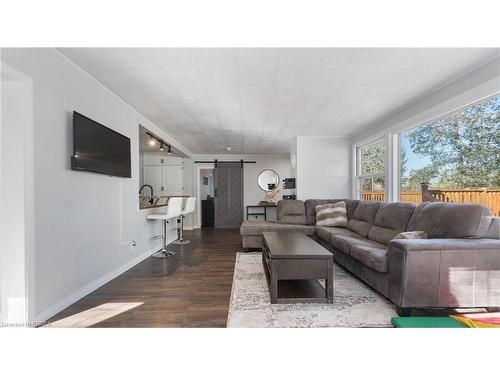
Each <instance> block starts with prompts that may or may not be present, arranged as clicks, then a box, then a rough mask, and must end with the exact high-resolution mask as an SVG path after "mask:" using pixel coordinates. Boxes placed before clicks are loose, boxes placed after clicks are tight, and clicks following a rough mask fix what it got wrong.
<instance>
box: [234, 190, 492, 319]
mask: <svg viewBox="0 0 500 375" xmlns="http://www.w3.org/2000/svg"><path fill="white" fill-rule="evenodd" d="M341 200H343V201H345V202H346V207H347V217H348V225H347V227H346V228H338V227H320V226H316V214H315V207H316V206H317V205H320V204H325V203H335V202H339V201H341ZM273 231H299V232H302V233H304V234H306V235H308V236H312V237H313V238H314V239H315V240H316V241H318V242H319V243H320V244H322V245H323V246H324V247H326V248H327V249H329V250H330V251H331V252H332V254H333V257H334V260H335V261H336V262H337V263H339V264H340V265H342V266H344V267H345V268H346V269H348V270H349V271H350V272H352V273H353V274H354V275H356V276H357V277H358V278H360V279H361V280H363V281H364V282H365V283H367V284H369V285H370V286H371V287H373V288H374V289H376V290H377V291H378V292H379V293H381V294H382V295H384V296H385V297H387V298H388V299H389V300H391V301H392V302H393V303H394V304H395V305H396V306H397V309H398V313H399V314H400V315H408V314H410V312H411V309H414V308H459V307H486V308H488V309H489V310H490V311H491V310H495V311H497V310H498V309H499V306H500V233H499V232H500V219H499V218H494V217H492V215H491V211H490V210H489V209H488V208H486V207H484V206H482V205H478V204H461V203H442V202H427V203H422V204H419V205H414V204H412V203H384V202H376V201H359V200H352V199H310V200H306V201H305V202H303V201H291V200H286V201H280V202H278V207H277V221H276V222H271V221H245V222H243V223H242V225H241V228H240V233H241V235H242V239H243V247H244V248H245V249H250V248H261V247H262V233H263V232H273ZM405 231H425V232H426V233H427V234H428V237H429V238H428V239H412V240H408V239H406V240H393V238H394V236H396V235H397V234H399V233H401V232H405Z"/></svg>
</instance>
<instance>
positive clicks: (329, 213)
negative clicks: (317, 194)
mask: <svg viewBox="0 0 500 375" xmlns="http://www.w3.org/2000/svg"><path fill="white" fill-rule="evenodd" d="M315 210H316V225H318V226H320V227H345V226H347V209H346V205H345V202H344V201H340V202H337V203H329V204H321V205H319V206H316V208H315Z"/></svg>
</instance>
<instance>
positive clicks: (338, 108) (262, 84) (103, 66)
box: [59, 48, 500, 154]
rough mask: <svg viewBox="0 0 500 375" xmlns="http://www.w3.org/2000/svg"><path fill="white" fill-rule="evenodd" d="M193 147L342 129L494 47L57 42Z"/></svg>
mask: <svg viewBox="0 0 500 375" xmlns="http://www.w3.org/2000/svg"><path fill="white" fill-rule="evenodd" d="M59 51H60V52H61V53H63V54H64V55H66V56H67V57H68V58H70V59H71V60H73V61H74V62H75V63H76V64H78V65H79V66H81V67H82V68H83V69H84V70H86V71H87V72H88V73H89V74H91V75H92V76H94V77H95V78H96V79H97V80H99V81H101V82H102V83H103V84H104V85H105V86H107V87H108V88H110V89H111V90H112V91H114V92H115V93H116V94H117V95H118V96H120V97H121V98H122V99H123V100H125V101H126V102H128V103H129V104H131V105H132V106H134V107H135V108H136V109H137V110H138V111H139V112H141V113H142V114H143V115H145V116H146V117H148V118H149V119H150V120H151V121H153V122H154V123H155V124H156V125H158V126H160V127H162V128H163V129H164V130H165V131H166V132H168V133H169V134H170V135H171V136H172V137H174V138H175V139H177V140H178V141H179V142H181V143H182V144H183V145H184V146H186V147H187V148H188V149H189V150H190V151H191V152H193V153H220V152H224V149H225V147H226V146H228V145H229V146H231V148H232V151H231V152H232V153H236V154H249V153H252V154H257V153H266V154H268V153H283V152H287V151H288V149H289V145H290V144H291V142H292V140H293V139H294V138H295V137H297V136H322V135H324V136H332V135H333V136H348V135H352V134H353V133H355V132H358V131H359V130H360V129H362V128H363V127H366V126H368V125H370V124H372V123H374V122H376V121H377V120H379V119H381V118H383V117H385V116H388V115H390V114H392V113H394V112H396V111H397V110H398V109H399V108H401V107H403V106H404V105H406V104H408V103H411V102H413V101H415V100H417V99H419V98H420V97H422V96H425V95H427V94H428V93H430V92H432V91H433V90H435V89H437V88H438V87H440V86H442V85H443V84H445V83H447V82H449V81H451V80H453V79H455V78H457V77H459V76H460V75H462V74H464V73H466V72H468V71H470V70H472V69H474V68H475V67H478V66H479V65H480V64H482V63H484V62H485V61H487V60H489V59H490V58H492V57H494V56H498V54H499V51H500V49H498V48H496V49H495V48H491V49H488V48H477V49H442V48H438V49H432V48H423V49H422V48H395V49H390V48H271V49H268V48H248V49H245V48H61V49H59Z"/></svg>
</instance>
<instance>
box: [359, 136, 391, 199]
mask: <svg viewBox="0 0 500 375" xmlns="http://www.w3.org/2000/svg"><path fill="white" fill-rule="evenodd" d="M357 161H358V162H357V164H358V165H357V179H356V180H357V195H358V198H360V199H366V200H377V201H384V200H386V188H385V179H386V176H385V165H386V155H385V142H384V141H381V142H378V143H375V144H371V145H369V146H364V147H358V148H357Z"/></svg>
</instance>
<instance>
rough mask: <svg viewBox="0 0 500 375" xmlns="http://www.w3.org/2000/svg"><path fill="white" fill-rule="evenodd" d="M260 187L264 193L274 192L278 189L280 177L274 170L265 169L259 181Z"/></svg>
mask: <svg viewBox="0 0 500 375" xmlns="http://www.w3.org/2000/svg"><path fill="white" fill-rule="evenodd" d="M257 182H258V184H259V187H260V188H261V189H262V190H264V191H273V190H275V189H277V188H278V186H279V183H280V176H278V174H277V173H276V172H275V171H273V170H272V169H264V170H263V171H262V172H260V174H259V177H258V179H257Z"/></svg>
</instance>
